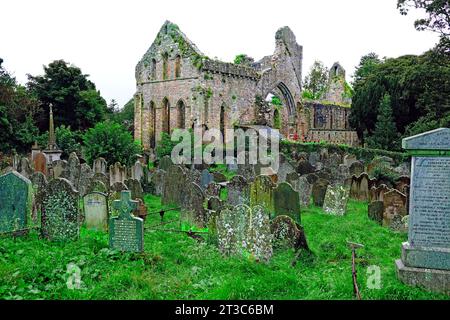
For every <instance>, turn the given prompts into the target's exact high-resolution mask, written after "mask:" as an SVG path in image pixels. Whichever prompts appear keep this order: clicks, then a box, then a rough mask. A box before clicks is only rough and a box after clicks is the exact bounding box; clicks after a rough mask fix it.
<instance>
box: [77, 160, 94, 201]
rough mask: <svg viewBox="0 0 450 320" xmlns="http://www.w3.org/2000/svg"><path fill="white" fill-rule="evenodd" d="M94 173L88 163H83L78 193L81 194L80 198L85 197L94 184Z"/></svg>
mask: <svg viewBox="0 0 450 320" xmlns="http://www.w3.org/2000/svg"><path fill="white" fill-rule="evenodd" d="M93 176H94V173H93V172H92V169H91V167H89V165H88V164H87V163H83V164H82V165H81V166H80V178H79V180H78V191H79V192H80V197H83V196H84V195H85V194H86V193H87V189H88V187H89V185H90V184H91V182H92V179H93Z"/></svg>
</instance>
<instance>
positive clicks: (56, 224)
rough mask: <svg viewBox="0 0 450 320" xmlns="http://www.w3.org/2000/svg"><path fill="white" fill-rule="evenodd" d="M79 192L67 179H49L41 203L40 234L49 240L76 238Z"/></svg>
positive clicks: (78, 231) (77, 235)
mask: <svg viewBox="0 0 450 320" xmlns="http://www.w3.org/2000/svg"><path fill="white" fill-rule="evenodd" d="M78 201H79V193H78V191H76V190H75V189H74V187H73V185H72V184H71V183H70V181H69V180H67V179H64V178H58V179H53V180H50V182H49V183H48V185H47V190H46V191H45V196H44V200H43V205H42V208H43V210H42V217H41V218H42V234H43V236H44V237H45V238H47V239H49V240H51V241H66V240H77V239H78V237H79V233H80V228H79V222H80V221H79V220H80V217H79V208H78V205H79V204H78Z"/></svg>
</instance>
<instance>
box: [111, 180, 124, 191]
mask: <svg viewBox="0 0 450 320" xmlns="http://www.w3.org/2000/svg"><path fill="white" fill-rule="evenodd" d="M110 190H111V192H122V191H124V190H128V187H127V185H126V184H125V183H123V182H116V183H114V184H113V185H112V186H111V188H110Z"/></svg>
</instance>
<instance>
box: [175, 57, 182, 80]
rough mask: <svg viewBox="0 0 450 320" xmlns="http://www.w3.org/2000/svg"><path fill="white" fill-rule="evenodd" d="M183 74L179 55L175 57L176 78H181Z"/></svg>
mask: <svg viewBox="0 0 450 320" xmlns="http://www.w3.org/2000/svg"><path fill="white" fill-rule="evenodd" d="M180 76H181V57H180V55H177V58H176V59H175V78H179V77H180Z"/></svg>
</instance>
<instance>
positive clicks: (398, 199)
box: [383, 189, 406, 227]
mask: <svg viewBox="0 0 450 320" xmlns="http://www.w3.org/2000/svg"><path fill="white" fill-rule="evenodd" d="M383 203H384V212H383V226H387V227H389V226H391V225H392V222H393V221H394V220H395V219H396V217H397V216H399V217H400V219H398V220H401V219H402V218H403V217H404V216H406V195H404V194H403V193H401V192H399V191H398V190H395V189H394V190H391V191H389V192H386V193H385V194H384V196H383Z"/></svg>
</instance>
